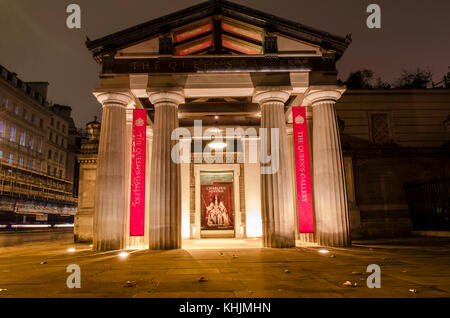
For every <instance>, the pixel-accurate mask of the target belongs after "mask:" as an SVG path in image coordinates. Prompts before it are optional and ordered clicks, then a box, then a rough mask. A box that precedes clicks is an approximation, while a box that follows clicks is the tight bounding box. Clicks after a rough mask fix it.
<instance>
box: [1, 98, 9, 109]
mask: <svg viewBox="0 0 450 318" xmlns="http://www.w3.org/2000/svg"><path fill="white" fill-rule="evenodd" d="M2 107H3V108H4V109H7V108H8V98H6V97H5V96H3V98H2Z"/></svg>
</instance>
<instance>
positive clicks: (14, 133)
mask: <svg viewBox="0 0 450 318" xmlns="http://www.w3.org/2000/svg"><path fill="white" fill-rule="evenodd" d="M9 140H10V141H12V142H15V141H16V127H14V126H11V133H10V135H9Z"/></svg>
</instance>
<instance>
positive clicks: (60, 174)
mask: <svg viewBox="0 0 450 318" xmlns="http://www.w3.org/2000/svg"><path fill="white" fill-rule="evenodd" d="M59 178H62V170H59Z"/></svg>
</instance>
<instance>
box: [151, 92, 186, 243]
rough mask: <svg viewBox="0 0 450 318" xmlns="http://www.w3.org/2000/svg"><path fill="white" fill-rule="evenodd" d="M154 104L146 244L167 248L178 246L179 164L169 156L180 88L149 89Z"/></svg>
mask: <svg viewBox="0 0 450 318" xmlns="http://www.w3.org/2000/svg"><path fill="white" fill-rule="evenodd" d="M149 99H150V102H151V103H152V104H153V105H154V106H155V119H154V125H153V145H152V163H151V179H150V232H149V241H150V242H149V247H150V249H153V250H168V249H177V248H180V247H181V189H180V165H179V164H176V163H174V162H173V161H172V159H171V151H172V147H173V145H174V144H175V143H176V141H172V140H171V134H172V131H173V130H174V129H175V128H177V127H178V105H179V104H181V103H184V96H183V94H182V92H181V91H159V92H150V93H149Z"/></svg>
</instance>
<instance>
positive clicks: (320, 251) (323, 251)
mask: <svg viewBox="0 0 450 318" xmlns="http://www.w3.org/2000/svg"><path fill="white" fill-rule="evenodd" d="M329 252H330V251H329V250H319V253H321V254H326V253H329Z"/></svg>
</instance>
